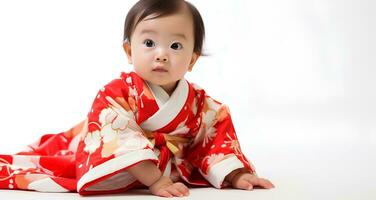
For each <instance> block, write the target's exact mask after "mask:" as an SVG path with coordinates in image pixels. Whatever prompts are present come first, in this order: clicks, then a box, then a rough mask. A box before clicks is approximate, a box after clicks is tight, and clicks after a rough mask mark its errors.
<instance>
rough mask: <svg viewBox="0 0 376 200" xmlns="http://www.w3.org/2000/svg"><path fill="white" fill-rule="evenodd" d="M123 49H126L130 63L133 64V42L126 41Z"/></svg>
mask: <svg viewBox="0 0 376 200" xmlns="http://www.w3.org/2000/svg"><path fill="white" fill-rule="evenodd" d="M123 49H124V51H125V54H127V58H128V63H129V64H132V50H131V44H130V43H129V41H124V43H123Z"/></svg>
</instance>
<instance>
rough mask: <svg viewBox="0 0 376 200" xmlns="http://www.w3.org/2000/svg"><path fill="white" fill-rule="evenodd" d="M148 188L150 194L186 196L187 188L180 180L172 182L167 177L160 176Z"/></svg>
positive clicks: (187, 193)
mask: <svg viewBox="0 0 376 200" xmlns="http://www.w3.org/2000/svg"><path fill="white" fill-rule="evenodd" d="M149 190H150V192H151V193H152V194H154V195H157V196H161V197H173V196H176V197H182V196H188V195H189V190H188V188H187V186H185V185H184V184H183V183H181V182H176V183H174V182H172V180H171V179H170V178H169V177H166V176H162V177H161V178H160V179H159V180H158V181H157V182H155V183H153V184H152V185H151V186H150V187H149Z"/></svg>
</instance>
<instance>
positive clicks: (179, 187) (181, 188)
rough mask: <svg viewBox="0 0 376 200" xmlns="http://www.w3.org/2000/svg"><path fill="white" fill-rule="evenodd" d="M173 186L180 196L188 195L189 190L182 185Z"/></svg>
mask: <svg viewBox="0 0 376 200" xmlns="http://www.w3.org/2000/svg"><path fill="white" fill-rule="evenodd" d="M174 185H175V186H176V187H175V188H177V189H178V190H179V191H180V192H181V193H182V194H184V195H185V196H188V195H189V189H188V187H187V186H185V185H184V184H183V183H180V182H176V183H175V184H174Z"/></svg>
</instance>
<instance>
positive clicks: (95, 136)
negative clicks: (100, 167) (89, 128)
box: [84, 130, 101, 154]
mask: <svg viewBox="0 0 376 200" xmlns="http://www.w3.org/2000/svg"><path fill="white" fill-rule="evenodd" d="M84 143H85V148H84V151H86V152H88V153H90V154H92V153H93V152H94V151H95V150H97V148H98V147H99V146H100V144H101V137H100V132H99V131H98V130H96V131H94V132H89V133H88V134H87V135H86V137H85V139H84Z"/></svg>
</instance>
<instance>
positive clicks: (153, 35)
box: [124, 8, 199, 87]
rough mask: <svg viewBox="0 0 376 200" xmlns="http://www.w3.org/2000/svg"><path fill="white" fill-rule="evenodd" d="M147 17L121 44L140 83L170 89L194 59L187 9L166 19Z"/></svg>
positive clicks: (191, 27) (196, 57)
mask: <svg viewBox="0 0 376 200" xmlns="http://www.w3.org/2000/svg"><path fill="white" fill-rule="evenodd" d="M152 17H153V16H147V17H146V18H145V19H143V20H142V21H141V22H140V23H139V24H138V25H137V26H136V28H135V30H134V32H133V34H132V36H131V43H130V46H129V43H125V44H124V49H125V51H126V53H127V56H128V61H129V63H130V64H133V66H134V69H135V71H136V73H137V74H138V75H139V76H141V77H142V78H143V79H144V80H147V81H149V82H151V83H154V84H157V85H160V86H162V87H163V86H166V87H168V86H173V85H175V83H176V81H177V80H179V79H181V78H183V77H184V75H185V73H186V72H187V71H190V70H191V69H192V67H193V65H194V63H195V62H196V60H197V59H198V57H199V56H198V55H197V54H196V53H194V52H193V48H194V33H193V20H192V16H191V14H190V13H189V11H188V9H187V8H184V9H182V11H181V12H179V13H177V14H173V15H169V16H163V17H158V18H155V19H151V18H152Z"/></svg>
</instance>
